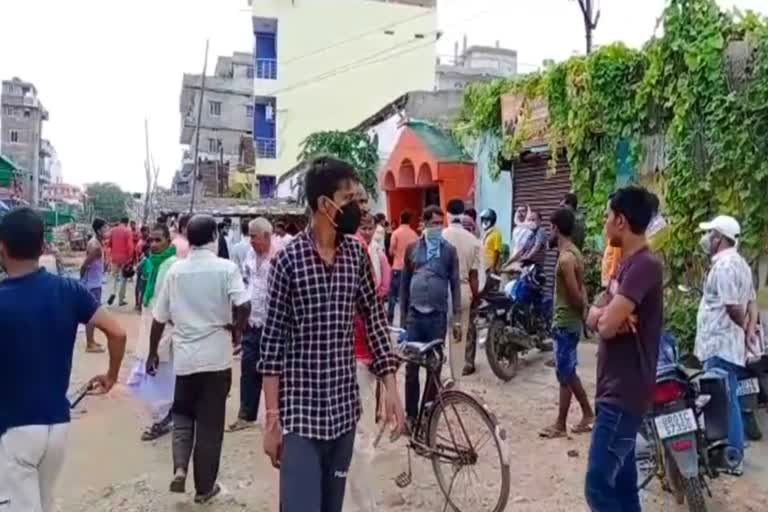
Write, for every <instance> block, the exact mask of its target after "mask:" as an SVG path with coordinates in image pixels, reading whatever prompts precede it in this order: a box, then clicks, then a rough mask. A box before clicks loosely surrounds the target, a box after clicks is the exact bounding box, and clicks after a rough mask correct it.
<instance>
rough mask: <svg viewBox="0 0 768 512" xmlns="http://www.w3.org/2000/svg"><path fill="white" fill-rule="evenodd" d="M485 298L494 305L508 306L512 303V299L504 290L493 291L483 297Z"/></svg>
mask: <svg viewBox="0 0 768 512" xmlns="http://www.w3.org/2000/svg"><path fill="white" fill-rule="evenodd" d="M483 300H485V301H486V302H488V304H491V305H493V306H506V305H509V304H511V303H512V299H510V298H509V296H508V295H507V294H506V293H504V292H492V293H488V294H486V295H485V296H484V297H483Z"/></svg>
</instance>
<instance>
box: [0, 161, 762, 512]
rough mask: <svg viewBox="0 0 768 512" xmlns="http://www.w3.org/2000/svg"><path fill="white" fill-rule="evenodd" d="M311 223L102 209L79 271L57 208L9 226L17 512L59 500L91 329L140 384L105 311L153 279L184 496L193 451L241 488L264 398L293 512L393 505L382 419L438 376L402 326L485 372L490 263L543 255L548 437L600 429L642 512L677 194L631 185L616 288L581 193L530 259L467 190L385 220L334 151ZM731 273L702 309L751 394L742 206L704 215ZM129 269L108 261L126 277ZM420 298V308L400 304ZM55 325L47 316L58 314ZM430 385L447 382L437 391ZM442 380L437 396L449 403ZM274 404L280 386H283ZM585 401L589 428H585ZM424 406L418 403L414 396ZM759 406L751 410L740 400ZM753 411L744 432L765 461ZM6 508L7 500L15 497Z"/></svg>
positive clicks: (613, 465)
mask: <svg viewBox="0 0 768 512" xmlns="http://www.w3.org/2000/svg"><path fill="white" fill-rule="evenodd" d="M305 191H306V195H307V202H308V205H309V210H310V215H309V224H308V227H307V229H306V230H304V231H302V232H299V233H294V234H288V233H287V232H286V226H285V225H284V224H283V223H282V222H277V223H275V224H274V225H273V224H272V223H271V222H270V221H269V220H268V219H266V218H264V217H258V218H255V219H250V220H248V221H243V222H242V223H241V224H240V226H239V227H236V228H233V227H232V222H231V220H229V219H224V220H223V221H221V222H217V221H216V219H214V218H213V217H211V216H208V215H194V216H188V215H182V216H181V217H179V218H178V219H173V221H171V222H170V224H171V225H170V226H169V222H168V221H167V220H166V221H163V222H158V223H156V224H154V225H152V226H142V227H141V228H140V229H137V228H136V226H135V225H134V224H131V223H130V222H129V219H127V218H126V219H122V220H121V222H120V223H119V225H117V226H112V227H111V228H110V227H109V226H108V225H107V223H106V222H105V221H103V220H101V219H96V220H94V221H93V237H92V238H91V240H90V241H89V242H88V245H87V251H86V256H85V260H84V261H83V264H82V267H81V269H80V280H79V282H77V281H75V280H72V279H68V278H65V277H58V276H55V275H53V274H51V273H49V272H47V271H46V270H45V269H42V268H40V265H39V258H40V255H41V252H42V249H43V223H42V220H41V219H40V218H39V217H38V216H37V215H36V214H35V213H34V212H33V211H32V210H29V209H19V210H15V211H13V212H11V213H9V214H7V215H5V216H4V217H3V218H2V220H0V261H2V264H3V267H4V268H5V270H6V272H7V275H8V278H7V279H5V280H4V281H3V282H2V283H0V332H3V341H2V342H1V343H0V403H2V404H3V406H2V408H0V466H2V467H3V469H4V471H3V472H2V473H1V474H0V509H2V506H3V504H5V505H8V506H10V509H9V510H13V511H16V510H18V511H24V512H27V511H35V512H37V511H43V512H51V511H53V510H54V508H53V485H54V482H55V480H56V477H57V475H58V473H59V472H60V470H61V467H62V464H63V460H64V452H65V446H66V431H67V428H68V427H67V424H68V422H69V403H68V401H67V388H68V385H69V380H70V373H71V367H72V351H73V348H74V345H75V338H76V333H77V327H78V325H79V324H85V325H86V347H85V350H86V351H87V352H103V351H104V350H105V348H104V347H103V346H102V345H100V344H99V343H97V342H96V339H95V337H94V333H95V330H97V329H98V330H100V331H102V332H103V333H104V335H105V336H106V338H107V347H106V349H107V350H108V351H109V366H108V370H107V373H105V374H104V375H100V376H97V377H95V378H94V379H93V380H92V384H93V387H94V389H95V390H97V391H100V392H108V391H109V390H110V389H111V388H112V387H113V386H114V384H115V382H116V381H117V378H118V372H119V369H120V367H121V364H122V360H123V355H124V352H125V346H126V334H125V331H124V329H123V328H122V327H121V326H120V323H119V322H118V321H117V319H116V317H115V316H114V315H113V314H112V313H111V312H110V311H109V309H108V308H106V307H105V306H103V305H102V288H103V286H104V283H105V272H107V271H108V273H109V275H110V276H111V288H110V295H109V296H108V297H107V299H106V301H105V302H106V305H107V306H111V305H113V303H114V301H115V300H117V306H118V307H120V306H123V305H125V304H127V301H126V282H127V281H128V280H130V279H134V281H135V283H136V294H135V301H136V304H135V306H136V309H137V310H138V311H140V312H141V326H142V327H141V329H140V334H139V340H138V342H137V344H136V349H135V351H134V358H135V361H134V365H133V367H132V370H131V372H130V376H129V377H128V380H127V384H128V386H129V387H130V388H131V389H133V390H134V391H135V393H136V396H137V397H140V398H141V399H142V401H144V402H145V403H146V404H147V405H148V407H149V409H150V412H151V416H152V423H151V424H150V425H149V426H148V427H147V428H146V430H145V431H144V432H143V433H142V434H141V439H143V440H154V439H157V438H159V437H161V436H163V435H166V434H170V435H171V436H172V458H171V460H172V477H171V479H170V483H169V490H170V491H171V492H174V493H184V492H186V489H187V485H186V482H187V475H188V472H189V469H190V467H189V465H190V462H192V463H193V464H192V469H193V481H194V490H195V497H194V501H195V502H197V503H207V502H209V501H210V500H211V499H213V498H214V497H215V496H216V495H217V494H219V493H220V491H221V487H220V485H219V483H218V470H219V461H220V458H221V450H222V443H223V440H224V436H225V432H231V433H233V434H232V435H236V434H234V433H236V432H239V431H242V430H246V429H249V428H253V427H255V426H256V423H257V420H258V415H259V410H260V405H261V404H262V400H263V406H264V407H263V410H264V416H263V418H262V423H263V430H262V434H263V449H264V452H265V454H266V455H267V457H268V458H269V460H270V462H271V463H272V465H273V466H274V467H275V468H278V469H279V472H280V493H279V494H280V507H281V510H282V511H283V512H306V511H310V510H323V511H325V512H340V511H341V509H342V503H343V502H344V498H345V490H346V489H347V480H349V491H350V492H349V496H350V498H351V500H352V501H353V503H354V504H355V505H356V506H357V507H358V509H359V510H364V511H373V510H376V507H377V504H376V499H375V492H374V491H375V489H376V482H375V481H374V480H373V478H372V477H371V471H370V469H371V465H372V463H373V460H374V456H375V448H374V445H375V442H374V438H375V437H376V432H377V430H379V429H380V428H381V427H380V426H379V425H377V423H379V424H381V423H384V424H389V425H390V426H391V429H392V432H393V434H392V436H393V438H394V437H396V436H397V435H400V434H405V435H407V434H408V433H409V432H410V431H411V429H412V428H413V426H414V424H415V422H416V421H417V413H418V410H419V406H420V404H419V400H420V399H421V398H420V397H421V395H420V393H419V390H420V376H419V368H418V367H417V366H415V365H412V364H408V365H406V368H405V379H404V385H403V386H402V388H403V390H402V392H401V390H400V386H398V382H397V379H396V373H397V370H398V360H397V358H396V357H395V354H394V348H393V344H392V342H391V337H390V332H389V326H390V325H394V324H399V325H400V326H401V327H402V328H403V329H405V332H406V337H407V339H408V340H409V341H414V342H430V341H433V340H435V339H444V340H447V343H446V346H445V347H444V350H447V359H448V361H449V369H450V375H451V377H452V378H453V380H454V381H457V382H459V383H460V381H461V379H463V378H466V377H467V376H469V375H471V374H473V373H474V372H475V358H476V343H477V340H476V338H475V337H473V336H470V335H469V326H470V324H471V322H472V321H473V314H474V311H475V309H476V308H477V306H478V304H479V303H480V300H481V297H482V291H483V288H484V285H485V283H486V281H487V280H488V274H489V273H497V272H500V271H514V269H516V268H519V266H520V264H522V263H526V264H527V263H534V264H536V265H538V266H539V267H541V265H542V263H543V261H544V258H545V255H546V251H547V250H548V249H556V250H557V253H558V259H557V264H556V268H555V275H554V312H553V318H552V334H553V338H554V346H555V350H554V352H555V353H554V359H553V366H554V367H555V375H556V378H557V381H558V383H559V408H558V413H557V417H556V418H555V421H554V422H553V423H552V424H551V425H549V426H546V427H545V428H543V430H542V431H541V432H540V435H541V436H542V437H544V438H557V437H563V436H566V435H567V433H568V431H569V428H570V430H571V432H573V433H577V434H591V436H592V443H591V448H590V453H589V462H588V469H587V473H586V486H585V488H586V499H587V502H588V503H589V505H590V507H591V508H592V510H595V511H612V510H622V511H639V510H640V502H639V498H638V489H637V474H636V467H635V459H634V457H635V455H634V448H635V438H636V436H637V434H638V431H639V428H640V425H641V422H642V418H643V415H644V414H645V413H646V412H647V411H648V408H649V405H650V402H651V397H652V393H653V388H654V383H655V377H656V364H657V357H658V352H659V344H660V340H661V339H662V330H663V293H662V292H663V290H662V282H663V278H662V276H663V264H662V261H661V260H660V258H659V257H658V256H657V255H656V254H655V253H654V248H653V243H652V241H653V239H654V238H655V237H656V236H657V235H658V234H659V233H661V232H663V231H664V229H666V223H665V221H664V219H663V217H662V216H661V215H660V213H659V201H658V199H657V198H656V196H655V195H653V194H651V193H649V192H648V191H646V190H645V189H643V188H640V187H637V186H629V187H625V188H622V189H620V190H618V191H616V193H615V194H613V195H612V196H611V198H610V201H609V203H608V205H607V208H606V217H605V225H604V235H605V241H606V250H605V254H604V258H603V264H602V272H603V280H602V286H603V291H602V293H601V294H600V295H599V296H598V297H596V298H595V299H594V300H593V301H590V297H588V294H587V289H586V272H587V269H586V268H585V259H584V255H583V254H582V250H583V247H584V243H585V226H584V220H583V216H582V215H581V213H580V212H579V209H578V201H577V198H576V196H575V195H573V194H568V195H566V196H565V197H564V199H563V202H562V204H561V206H560V207H559V208H558V209H557V210H556V211H555V212H554V213H552V214H551V215H550V216H549V218H548V219H546V220H547V223H548V225H549V229H548V228H547V227H546V223H545V222H544V221H545V219H543V218H542V217H541V215H540V213H539V212H537V211H534V210H532V209H530V208H522V209H518V210H517V211H516V212H515V217H514V221H515V227H514V230H513V232H512V233H511V238H510V244H509V246H508V247H509V249H508V250H507V249H506V246H505V244H504V235H503V234H502V233H501V231H500V230H499V228H498V227H497V226H496V222H497V220H498V219H497V217H496V213H495V212H494V211H493V210H486V211H483V212H481V213H480V215H479V221H480V227H479V228H478V225H477V213H476V212H475V211H474V210H473V209H471V208H467V205H465V203H464V201H463V200H461V199H458V198H452V199H451V200H449V201H447V204H446V209H445V211H444V210H443V209H441V208H440V207H439V206H428V207H426V208H424V210H423V212H422V214H421V219H420V221H419V222H417V219H415V218H414V216H413V214H412V213H411V212H409V211H403V212H401V213H400V215H399V218H398V221H399V222H398V223H397V226H396V227H395V226H393V225H392V224H394V223H392V224H391V223H390V222H389V221H388V219H387V218H386V216H384V215H383V214H373V212H371V211H370V204H369V200H368V195H367V193H366V192H365V189H364V188H363V187H362V185H361V184H360V183H359V181H358V179H357V175H356V172H355V169H353V168H352V167H351V166H350V165H349V164H347V163H345V162H343V161H339V160H336V159H333V158H329V157H322V158H318V159H316V160H314V161H313V162H312V164H311V166H310V167H309V170H308V171H307V174H306V177H305ZM700 227H701V229H702V230H703V232H704V236H703V237H702V243H701V245H702V248H703V249H704V250H705V251H706V252H707V255H708V256H709V257H711V261H712V266H711V269H710V271H709V274H708V276H707V281H706V284H705V287H704V297H703V299H702V305H701V307H700V310H699V318H698V332H697V339H696V355H697V356H698V357H699V358H700V359H701V360H702V361H703V363H704V366H705V367H706V368H717V369H719V370H720V371H723V372H725V373H726V374H727V375H728V378H729V380H730V386H731V393H732V394H735V385H736V382H735V379H736V378H737V376H738V375H739V372H740V369H741V368H743V366H744V363H745V360H746V357H747V354H748V352H750V351H755V350H757V348H756V346H757V345H756V344H757V341H756V338H757V330H756V323H757V308H756V303H755V293H754V287H753V281H752V276H751V270H750V268H749V266H748V265H747V264H746V262H745V261H744V259H743V258H742V257H741V256H740V255H739V254H738V251H737V245H738V239H739V236H740V228H739V225H738V222H737V221H736V220H735V219H732V218H730V217H726V216H720V217H717V218H716V219H714V220H713V221H712V222H710V223H706V224H703V225H702V226H700ZM107 269H108V270H107ZM398 306H399V307H398ZM41 318H45V319H46V320H47V321H46V322H40V319H41ZM587 331H591V332H595V333H597V335H598V337H599V347H598V355H597V358H598V362H597V392H596V396H595V399H594V408H593V405H592V404H591V403H590V400H589V397H588V396H587V392H586V391H585V388H584V386H583V384H582V382H581V379H580V377H579V375H578V372H577V366H578V360H577V347H578V344H579V342H580V340H581V339H582V338H583V335H584V333H585V332H587ZM233 356H239V358H240V385H239V410H238V413H237V417H236V418H234V420H233V421H232V422H231V423H230V424H229V426H228V427H227V422H226V401H227V397H228V395H229V392H230V388H231V385H232V364H233V359H234V358H233ZM427 385H428V386H429V385H430V384H429V383H428V384H427ZM436 391H437V390H435V389H427V391H426V393H425V394H424V400H426V401H430V400H433V399H434V397H435V394H436ZM262 395H263V397H262ZM574 397H575V399H576V400H577V402H578V404H579V406H580V408H581V418H580V420H579V421H578V422H577V423H575V424H574V425H572V426H570V427H569V425H568V412H569V408H570V405H571V401H572V399H573V398H574ZM403 403H404V404H405V407H403ZM731 406H732V408H733V409H734V411H738V400H736V399H735V396H734V399H733V400H732V404H731ZM740 417H741V416H740V414H734V418H735V419H736V420H737V421H734V422H733V423H732V425H731V435H730V436H729V442H730V444H731V446H732V447H733V448H734V449H735V450H737V451H738V453H739V456H741V455H743V450H744V441H743V431H742V430H741V425H740V423H739V422H738V418H740ZM3 500H5V501H3Z"/></svg>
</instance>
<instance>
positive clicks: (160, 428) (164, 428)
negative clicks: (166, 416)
mask: <svg viewBox="0 0 768 512" xmlns="http://www.w3.org/2000/svg"><path fill="white" fill-rule="evenodd" d="M171 430H172V427H171V423H170V422H167V423H165V422H163V423H155V424H153V425H152V426H151V427H149V428H148V429H147V430H145V431H144V433H142V434H141V440H142V441H154V440H155V439H159V438H161V437H163V436H164V435H166V434H169V433H170V432H171Z"/></svg>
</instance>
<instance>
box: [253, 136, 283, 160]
mask: <svg viewBox="0 0 768 512" xmlns="http://www.w3.org/2000/svg"><path fill="white" fill-rule="evenodd" d="M253 143H254V145H255V146H256V158H277V143H276V141H275V139H271V138H265V137H255V138H254V139H253Z"/></svg>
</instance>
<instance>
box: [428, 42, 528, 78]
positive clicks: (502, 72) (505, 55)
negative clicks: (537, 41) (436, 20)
mask: <svg viewBox="0 0 768 512" xmlns="http://www.w3.org/2000/svg"><path fill="white" fill-rule="evenodd" d="M451 60H452V61H453V62H452V63H440V64H438V66H437V78H436V82H437V89H438V90H440V91H446V90H461V89H464V88H465V87H466V86H467V85H469V84H470V83H472V82H478V81H483V80H493V79H495V78H506V77H513V76H515V75H517V51H516V50H510V49H508V48H501V47H499V46H498V43H497V45H496V46H470V47H469V48H467V40H466V38H465V39H464V46H463V49H462V51H461V53H460V54H459V52H458V43H457V44H456V48H455V50H454V56H453V59H451Z"/></svg>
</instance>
